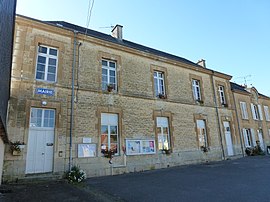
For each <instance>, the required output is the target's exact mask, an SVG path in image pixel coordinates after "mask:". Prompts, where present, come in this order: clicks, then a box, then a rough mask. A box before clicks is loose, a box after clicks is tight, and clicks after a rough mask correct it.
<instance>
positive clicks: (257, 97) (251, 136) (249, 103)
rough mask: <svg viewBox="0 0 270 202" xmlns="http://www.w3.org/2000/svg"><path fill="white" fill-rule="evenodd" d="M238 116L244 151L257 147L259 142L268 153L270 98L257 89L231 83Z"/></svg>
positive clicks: (239, 132) (269, 141)
mask: <svg viewBox="0 0 270 202" xmlns="http://www.w3.org/2000/svg"><path fill="white" fill-rule="evenodd" d="M231 88H232V92H233V95H234V99H235V105H236V113H237V114H238V122H239V130H238V134H241V139H242V146H243V150H244V149H245V148H247V147H254V146H256V144H257V143H256V142H257V141H259V142H258V143H259V145H260V146H261V148H262V149H263V150H264V151H266V149H267V146H268V145H270V116H269V106H270V98H269V97H267V96H265V95H262V94H260V93H259V92H258V91H257V90H256V88H254V87H252V88H247V87H246V86H241V85H238V84H236V83H231Z"/></svg>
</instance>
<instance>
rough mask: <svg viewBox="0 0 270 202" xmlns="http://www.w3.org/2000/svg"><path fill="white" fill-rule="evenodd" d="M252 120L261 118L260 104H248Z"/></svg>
mask: <svg viewBox="0 0 270 202" xmlns="http://www.w3.org/2000/svg"><path fill="white" fill-rule="evenodd" d="M250 106H251V111H252V116H253V119H254V120H263V116H262V107H261V105H254V104H252V103H251V104H250Z"/></svg>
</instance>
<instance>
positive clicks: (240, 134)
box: [232, 91, 245, 157]
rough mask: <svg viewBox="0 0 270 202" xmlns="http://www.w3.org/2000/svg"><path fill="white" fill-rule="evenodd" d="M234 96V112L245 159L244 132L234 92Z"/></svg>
mask: <svg viewBox="0 0 270 202" xmlns="http://www.w3.org/2000/svg"><path fill="white" fill-rule="evenodd" d="M232 94H233V104H234V110H235V115H236V120H237V125H238V131H239V138H240V144H241V149H242V155H243V157H245V152H244V146H243V145H244V144H243V141H242V137H243V135H242V130H241V128H240V121H239V115H238V112H237V109H236V101H235V96H234V93H233V91H232Z"/></svg>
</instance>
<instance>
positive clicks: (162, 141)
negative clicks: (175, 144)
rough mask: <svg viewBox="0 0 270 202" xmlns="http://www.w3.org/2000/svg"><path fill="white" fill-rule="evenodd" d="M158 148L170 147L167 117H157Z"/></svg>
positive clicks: (167, 148)
mask: <svg viewBox="0 0 270 202" xmlns="http://www.w3.org/2000/svg"><path fill="white" fill-rule="evenodd" d="M156 121H157V135H158V149H159V150H169V149H170V148H171V143H170V132H169V121H168V118H167V117H157V118H156Z"/></svg>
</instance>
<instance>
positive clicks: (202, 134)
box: [196, 120, 209, 148]
mask: <svg viewBox="0 0 270 202" xmlns="http://www.w3.org/2000/svg"><path fill="white" fill-rule="evenodd" d="M196 124H197V135H198V141H199V147H200V148H201V147H205V148H207V147H208V146H209V142H208V136H207V131H206V125H205V120H197V121H196Z"/></svg>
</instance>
